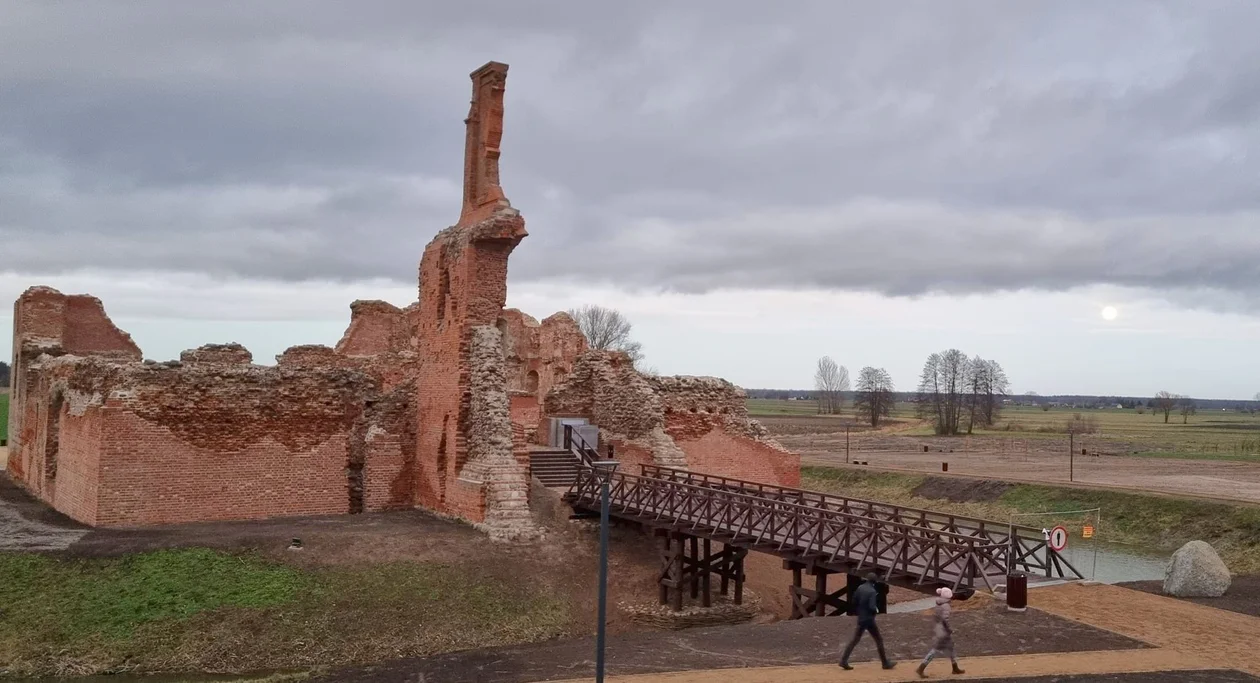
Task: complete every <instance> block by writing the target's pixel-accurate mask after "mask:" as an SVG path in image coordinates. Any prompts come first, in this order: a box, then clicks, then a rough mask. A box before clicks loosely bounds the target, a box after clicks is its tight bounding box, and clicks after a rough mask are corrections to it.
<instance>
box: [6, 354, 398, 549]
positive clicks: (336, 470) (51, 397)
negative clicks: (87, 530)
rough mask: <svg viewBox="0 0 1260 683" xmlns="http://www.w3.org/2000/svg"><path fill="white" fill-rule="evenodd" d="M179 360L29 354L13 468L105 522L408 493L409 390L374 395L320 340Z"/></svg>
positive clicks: (44, 493)
mask: <svg viewBox="0 0 1260 683" xmlns="http://www.w3.org/2000/svg"><path fill="white" fill-rule="evenodd" d="M181 358H183V359H184V360H182V361H171V362H167V363H154V362H151V361H146V362H143V363H141V362H136V361H133V360H126V359H121V360H120V359H118V358H116V357H107V356H77V355H70V354H63V355H56V356H54V355H51V354H43V355H40V356H38V357H36V358H35V359H33V360H32V361H31V362H29V363H28V364H27V365H26V378H27V382H28V396H29V397H30V400H28V401H27V404H28V405H27V406H25V407H26V408H27V409H28V413H29V414H30V415H31V419H30V421H29V422H30V423H29V424H28V425H27V429H28V430H29V431H30V435H29V438H28V439H27V444H26V446H27V447H26V448H25V449H24V451H23V453H22V457H20V458H10V467H9V474H10V476H12V477H13V478H14V479H15V480H16V481H18V482H19V483H21V484H22V485H23V486H24V487H26V488H28V489H29V490H31V491H32V492H33V493H34V494H35V495H37V496H38V497H40V498H41V499H43V500H45V501H46V502H48V503H49V504H51V505H52V506H53V507H54V508H56V509H57V510H60V511H62V512H64V513H66V514H67V515H69V516H71V517H73V518H75V519H78V520H80V521H83V522H86V523H88V524H94V525H102V526H113V525H137V524H165V523H172V522H185V521H196V520H214V519H249V518H262V517H272V516H280V515H309V514H324V513H345V512H351V511H361V510H376V509H385V508H391V507H409V506H410V505H411V504H412V497H411V495H410V494H411V481H412V472H411V469H410V462H411V461H412V460H413V458H411V457H410V453H411V450H412V448H411V446H412V444H413V443H414V441H413V437H412V435H411V433H410V432H409V431H408V424H409V420H410V418H411V413H410V393H409V392H408V391H406V390H405V389H400V390H396V391H394V392H392V393H390V394H381V393H380V392H379V391H378V385H377V382H376V381H375V380H374V378H372V377H371V376H370V375H369V374H367V373H365V372H364V371H362V370H361V369H358V368H356V367H352V366H348V365H347V362H346V360H345V359H344V358H343V357H341V356H338V355H337V354H336V353H335V352H334V351H333V350H332V349H328V348H327V347H322V348H321V347H297V348H295V349H290V350H289V351H288V352H286V353H285V354H283V355H282V356H280V358H279V360H280V363H279V364H278V365H277V366H275V367H261V366H256V365H252V364H251V363H250V360H251V354H250V353H249V351H248V350H247V349H244V348H243V347H241V346H239V345H235V344H229V345H207V346H204V347H202V348H199V349H193V350H190V351H187V352H184V353H183V354H181ZM37 425H42V428H39V429H36V428H35V427H36V426H37ZM356 465H357V466H356Z"/></svg>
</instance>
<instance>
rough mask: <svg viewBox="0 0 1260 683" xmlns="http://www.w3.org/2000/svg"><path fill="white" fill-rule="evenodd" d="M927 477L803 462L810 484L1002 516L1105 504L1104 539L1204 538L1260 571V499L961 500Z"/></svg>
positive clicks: (1169, 544) (1035, 490) (1018, 492)
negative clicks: (935, 488) (934, 487)
mask: <svg viewBox="0 0 1260 683" xmlns="http://www.w3.org/2000/svg"><path fill="white" fill-rule="evenodd" d="M927 478H928V477H927V476H926V475H912V474H899V473H892V472H870V473H868V472H863V471H861V470H855V469H848V468H843V469H842V468H831V467H803V468H801V479H802V486H804V487H805V488H809V489H815V490H820V491H828V492H834V493H838V494H843V495H848V496H852V497H855V498H866V499H873V500H880V501H885V502H889V503H895V504H901V505H908V506H912V507H920V508H928V509H931V510H938V511H940V512H946V513H953V514H959V515H967V516H973V517H982V518H986V519H992V520H995V521H999V522H1006V521H1009V520H1010V519H1011V515H1013V514H1018V513H1030V512H1041V513H1044V512H1067V511H1071V510H1083V509H1092V508H1101V509H1102V513H1101V516H1102V521H1101V522H1100V523H1099V525H1098V533H1099V538H1100V540H1104V541H1108V542H1113V543H1127V544H1133V545H1138V546H1142V547H1145V548H1149V549H1152V550H1161V551H1171V550H1175V549H1177V548H1178V547H1180V546H1181V545H1182V544H1184V543H1186V542H1188V541H1191V540H1195V539H1199V540H1204V541H1207V542H1208V543H1211V544H1212V545H1213V546H1214V547H1215V548H1216V549H1217V551H1218V552H1220V553H1221V557H1222V558H1223V559H1224V560H1225V562H1226V564H1228V565H1229V566H1230V569H1231V570H1232V571H1234V572H1235V573H1239V574H1250V573H1256V572H1260V507H1256V506H1251V505H1243V504H1239V505H1230V504H1227V503H1214V502H1206V501H1198V500H1191V499H1183V498H1171V497H1166V496H1152V495H1142V494H1131V493H1120V492H1115V491H1107V490H1100V489H1083V488H1071V487H1065V486H1041V485H1031V484H1015V485H1012V486H1011V487H1010V488H1008V489H1006V491H1005V492H1004V493H1002V494H1001V495H1000V496H998V497H997V498H996V499H995V500H989V501H981V502H965V503H956V502H951V501H948V500H939V499H926V498H920V497H917V496H915V495H914V493H913V491H914V490H915V489H916V488H917V487H918V486H919V485H920V484H922V483H923V482H924V481H925V480H926V479H927ZM953 481H954V482H955V483H957V482H959V481H963V480H953Z"/></svg>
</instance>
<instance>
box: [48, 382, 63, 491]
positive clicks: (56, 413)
mask: <svg viewBox="0 0 1260 683" xmlns="http://www.w3.org/2000/svg"><path fill="white" fill-rule="evenodd" d="M64 407H65V401H64V400H63V398H62V394H61V392H60V391H58V392H57V393H55V394H53V399H52V401H51V402H50V403H49V404H48V419H47V420H46V422H45V425H44V426H45V432H44V434H45V436H44V479H45V480H47V481H49V482H52V481H53V480H55V479H56V478H57V455H58V454H59V453H60V452H61V411H62V409H63V408H64Z"/></svg>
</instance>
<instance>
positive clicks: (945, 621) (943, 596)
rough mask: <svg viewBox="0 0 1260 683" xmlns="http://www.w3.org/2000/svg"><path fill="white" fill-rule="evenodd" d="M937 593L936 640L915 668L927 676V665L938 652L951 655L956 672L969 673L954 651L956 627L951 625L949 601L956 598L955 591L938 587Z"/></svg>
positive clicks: (921, 675) (934, 629)
mask: <svg viewBox="0 0 1260 683" xmlns="http://www.w3.org/2000/svg"><path fill="white" fill-rule="evenodd" d="M936 595H937V598H936V625H935V626H934V627H933V632H934V635H935V636H936V641H935V642H934V643H933V645H932V649H931V650H928V653H927V656H926V657H924V658H923V662H922V663H921V664H919V668H918V669H916V670H915V673H917V674H919V677H920V678H927V665H928V664H929V663H930V662H931V661H932V658H934V657H936V655H937V654H948V655H949V662H950V663H951V664H953V665H954V673H956V674H965V673H967V672H966V671H963V670H962V669H961V668H959V666H958V656H957V654H955V653H954V629H953V628H952V627H951V626H950V625H949V612H950V609H949V601H950V600H952V599H953V598H954V591H951V590H950V589H948V588H937V589H936Z"/></svg>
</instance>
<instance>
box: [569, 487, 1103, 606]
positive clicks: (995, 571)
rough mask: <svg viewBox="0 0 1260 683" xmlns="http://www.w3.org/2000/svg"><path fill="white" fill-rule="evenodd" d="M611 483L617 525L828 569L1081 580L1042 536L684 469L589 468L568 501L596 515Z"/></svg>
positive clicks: (947, 578)
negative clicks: (1011, 572)
mask: <svg viewBox="0 0 1260 683" xmlns="http://www.w3.org/2000/svg"><path fill="white" fill-rule="evenodd" d="M605 480H607V481H608V483H609V500H610V506H609V507H610V514H611V515H613V516H615V517H618V518H622V519H627V520H632V521H635V522H638V523H641V524H644V525H647V526H651V527H656V528H663V529H669V530H673V531H679V532H684V533H687V534H689V535H692V536H698V537H701V538H708V539H712V540H716V541H719V542H721V543H723V544H725V545H728V546H735V547H741V548H746V549H749V550H757V551H760V552H767V553H772V554H775V555H778V556H781V557H784V558H785V559H789V560H792V561H794V562H799V563H801V564H803V565H805V566H807V567H816V568H819V569H822V570H825V571H830V572H848V573H859V572H865V571H876V572H877V573H879V574H880V575H881V576H882V577H883V579H884V580H885V581H888V582H890V583H898V584H902V585H907V586H909V587H914V588H919V589H922V588H925V587H935V586H941V585H945V586H949V587H951V588H953V589H955V590H958V589H960V588H978V587H980V585H983V586H986V587H988V588H992V587H993V585H994V584H995V583H1001V582H1002V581H1003V578H1002V577H1004V576H1005V575H1006V573H1007V571H1008V569H1009V568H1014V569H1019V570H1023V571H1026V572H1029V573H1037V574H1044V575H1046V576H1055V575H1056V574H1057V575H1058V576H1060V577H1067V572H1068V571H1071V573H1072V574H1073V575H1075V578H1080V575H1079V573H1078V572H1076V571H1075V569H1074V568H1072V567H1071V566H1070V565H1068V564H1067V563H1066V562H1065V561H1064V560H1063V559H1062V558H1060V557H1058V554H1057V553H1055V552H1054V551H1053V550H1051V549H1050V548H1049V547H1048V546H1047V544H1046V542H1045V539H1044V535H1043V534H1042V533H1041V530H1040V529H1034V528H1031V527H1018V526H1012V525H1009V524H1002V523H1000V522H992V521H988V520H981V519H974V518H967V517H959V516H956V515H944V514H940V513H935V512H931V511H928V510H920V509H915V508H907V507H901V506H896V505H889V504H886V503H878V502H874V501H865V500H859V499H852V498H846V497H843V496H834V495H829V494H824V493H819V492H815V491H805V490H802V489H791V488H787V487H780V486H773V485H767V484H761V483H758V482H749V481H743V480H738V479H730V478H726V477H716V476H712V475H703V474H696V473H693V472H688V471H685V470H677V469H671V468H663V467H656V466H643V467H642V474H641V475H638V476H636V475H631V474H626V473H623V472H618V471H615V470H610V469H606V468H594V467H583V468H582V469H581V471H580V473H579V476H578V478H577V480H576V481H575V482H574V484H573V487H572V488H571V489H570V490H569V493H568V494H566V500H567V501H568V502H569V503H570V504H571V505H573V506H574V507H575V508H580V509H585V510H589V511H597V510H598V509H599V506H600V488H601V485H602V483H603V482H604V481H605ZM1008 565H1009V566H1008Z"/></svg>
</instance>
